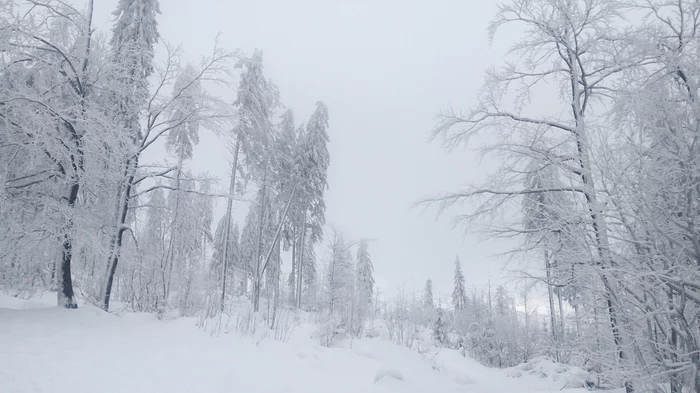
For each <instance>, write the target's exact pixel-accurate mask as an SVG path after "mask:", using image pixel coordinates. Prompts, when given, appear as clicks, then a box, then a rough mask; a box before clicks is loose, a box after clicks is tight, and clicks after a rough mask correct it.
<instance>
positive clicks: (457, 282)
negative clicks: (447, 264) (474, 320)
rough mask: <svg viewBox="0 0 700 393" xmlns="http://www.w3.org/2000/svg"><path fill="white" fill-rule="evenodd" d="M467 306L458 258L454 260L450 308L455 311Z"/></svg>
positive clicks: (462, 275)
mask: <svg viewBox="0 0 700 393" xmlns="http://www.w3.org/2000/svg"><path fill="white" fill-rule="evenodd" d="M466 304H467V291H466V289H465V287H464V274H462V264H461V263H460V262H459V257H457V259H455V273H454V289H453V290H452V306H453V307H454V309H455V310H463V309H464V307H465V306H466Z"/></svg>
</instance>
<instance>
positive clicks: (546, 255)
mask: <svg viewBox="0 0 700 393" xmlns="http://www.w3.org/2000/svg"><path fill="white" fill-rule="evenodd" d="M544 263H545V270H546V273H547V295H548V298H549V324H550V328H551V330H552V339H553V340H554V343H555V345H556V344H557V320H556V319H557V318H556V315H555V313H554V293H553V290H552V271H551V270H552V266H551V263H550V262H549V253H548V252H547V250H545V251H544ZM556 359H557V361H559V350H558V349H557V352H556Z"/></svg>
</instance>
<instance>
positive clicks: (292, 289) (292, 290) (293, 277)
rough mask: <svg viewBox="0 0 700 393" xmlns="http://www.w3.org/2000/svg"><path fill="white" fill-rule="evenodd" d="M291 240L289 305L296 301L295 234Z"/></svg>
mask: <svg viewBox="0 0 700 393" xmlns="http://www.w3.org/2000/svg"><path fill="white" fill-rule="evenodd" d="M292 239H294V241H293V242H292V273H291V274H290V275H289V296H290V298H289V301H290V304H294V303H295V302H296V299H297V295H296V291H295V289H296V285H297V278H296V268H297V240H296V233H295V234H294V235H293V236H292Z"/></svg>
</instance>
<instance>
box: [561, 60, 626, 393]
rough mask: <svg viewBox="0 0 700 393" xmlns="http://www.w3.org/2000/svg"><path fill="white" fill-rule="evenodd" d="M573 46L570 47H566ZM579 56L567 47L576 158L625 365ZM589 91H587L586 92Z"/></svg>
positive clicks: (618, 310)
mask: <svg viewBox="0 0 700 393" xmlns="http://www.w3.org/2000/svg"><path fill="white" fill-rule="evenodd" d="M569 48H572V47H569ZM579 60H580V59H579V57H578V54H577V53H574V52H573V50H572V49H568V65H569V67H570V69H571V80H570V83H571V98H572V101H571V109H572V113H573V117H574V120H575V124H576V128H575V132H574V134H575V137H576V145H577V149H578V153H579V160H580V165H581V171H580V177H581V180H582V182H583V184H584V195H585V198H586V203H587V205H588V210H589V212H590V217H591V221H592V225H593V231H594V233H595V239H596V248H597V251H598V256H599V258H600V260H599V261H598V262H597V265H598V267H599V268H600V270H601V279H602V281H603V285H604V287H605V290H606V297H607V308H608V314H609V317H610V328H611V330H612V334H613V339H614V341H615V346H616V349H617V353H618V357H619V359H620V363H621V365H622V367H623V368H624V367H625V366H626V365H627V363H628V362H630V361H631V360H632V358H631V356H629V354H628V353H627V348H626V344H625V339H624V335H623V333H622V332H621V330H620V325H619V322H620V317H621V310H620V304H619V301H618V299H617V296H618V293H619V290H618V289H617V284H616V282H615V278H614V277H611V276H610V273H608V269H610V268H612V267H613V266H614V262H613V259H612V256H611V255H610V241H609V238H608V228H607V222H606V221H605V218H604V216H603V209H602V207H601V205H600V202H598V197H597V193H596V189H595V182H594V181H593V174H592V169H591V168H592V165H591V160H590V153H589V146H590V144H589V140H588V135H587V130H586V123H585V118H584V113H583V109H582V108H583V107H582V103H581V95H582V93H583V92H582V91H581V85H580V83H579V79H580V70H579ZM586 93H589V92H586ZM625 391H626V393H632V392H634V387H633V385H632V382H631V381H630V380H627V381H625Z"/></svg>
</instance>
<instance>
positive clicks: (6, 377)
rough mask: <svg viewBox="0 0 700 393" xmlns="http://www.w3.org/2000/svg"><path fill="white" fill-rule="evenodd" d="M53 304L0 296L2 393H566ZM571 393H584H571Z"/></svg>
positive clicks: (474, 366)
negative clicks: (66, 308)
mask: <svg viewBox="0 0 700 393" xmlns="http://www.w3.org/2000/svg"><path fill="white" fill-rule="evenodd" d="M55 299H56V298H55V295H53V296H48V295H47V296H44V297H42V298H41V299H35V300H30V301H24V300H20V299H16V298H11V297H8V296H3V295H0V392H3V393H20V392H27V393H29V392H31V393H43V392H51V393H63V392H66V393H68V392H70V393H83V392H85V393H93V392H100V393H116V392H120V393H121V392H129V393H159V392H164V393H166V392H167V393H176V392H188V393H193V392H196V393H219V392H221V393H223V392H245V393H262V392H270V393H273V392H274V393H281V392H299V393H302V392H303V393H316V392H318V393H344V392H348V393H350V392H352V393H362V392H384V393H425V392H434V393H441V392H446V393H447V392H449V393H452V392H455V393H457V392H464V393H501V392H503V393H506V392H507V393H517V392H554V391H557V392H559V391H561V388H562V384H561V381H553V380H552V379H551V378H540V376H537V375H530V374H528V373H523V374H522V375H520V376H518V377H517V378H512V377H509V376H508V375H507V373H506V371H503V370H497V369H491V368H487V367H484V366H482V365H480V364H479V363H477V362H476V361H474V360H472V359H470V358H468V357H463V356H461V355H460V354H459V353H458V352H457V351H453V350H445V349H433V350H431V351H428V352H429V354H427V353H425V352H424V353H423V354H420V353H418V352H417V351H412V350H409V349H407V348H403V347H400V346H397V345H395V344H393V343H392V342H390V341H388V340H387V339H386V338H382V337H377V338H371V339H362V340H352V341H344V342H343V343H341V345H340V346H339V347H337V348H325V347H322V346H320V345H319V344H318V343H317V341H315V340H313V339H312V336H313V335H314V332H315V330H316V326H315V325H313V324H310V323H303V324H301V325H299V326H298V327H297V328H296V329H295V330H294V332H293V334H292V336H291V338H290V340H289V341H288V342H281V341H276V340H274V339H272V338H268V339H264V340H259V339H256V340H253V339H251V338H250V337H241V336H240V335H239V334H236V333H229V334H221V335H219V336H211V335H209V334H207V333H206V332H205V331H204V330H202V329H200V328H198V327H197V326H196V320H195V319H193V318H178V319H163V320H159V319H157V318H156V317H155V316H153V315H150V314H137V313H119V314H109V313H105V312H103V311H102V310H99V309H97V308H95V307H91V306H89V305H82V306H81V307H80V308H79V309H77V310H65V309H59V308H56V307H55V306H53V305H54V304H55V301H56V300H55ZM565 391H566V392H567V393H574V392H585V391H586V390H585V389H568V390H565Z"/></svg>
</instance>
